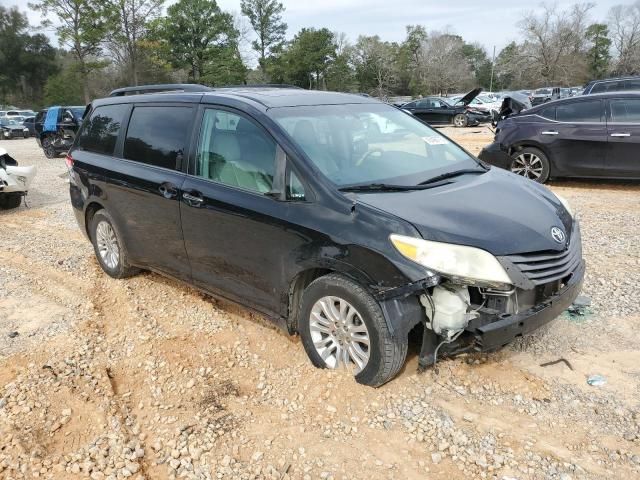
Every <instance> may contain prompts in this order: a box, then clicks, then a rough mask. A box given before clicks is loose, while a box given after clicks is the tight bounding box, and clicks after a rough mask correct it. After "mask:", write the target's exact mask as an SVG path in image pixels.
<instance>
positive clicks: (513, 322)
mask: <svg viewBox="0 0 640 480" xmlns="http://www.w3.org/2000/svg"><path fill="white" fill-rule="evenodd" d="M584 272H585V262H584V260H582V261H581V262H580V265H579V266H578V267H577V268H576V269H575V270H574V272H573V274H572V275H571V278H570V279H569V280H568V281H567V284H566V285H565V286H564V287H563V288H562V290H560V291H559V292H558V293H557V294H556V295H554V296H552V297H549V298H547V299H546V300H545V301H544V302H542V303H539V304H538V305H535V306H534V307H532V308H530V309H529V310H527V311H525V312H521V313H518V314H513V315H503V316H500V317H499V319H498V320H497V321H495V322H492V323H489V324H486V325H483V326H481V327H477V328H475V329H474V330H473V332H471V333H472V334H473V336H474V347H475V349H476V350H481V351H492V350H496V349H499V348H501V347H503V346H505V345H507V344H508V343H510V342H511V341H513V340H514V339H515V338H516V337H520V336H522V335H525V334H527V333H530V332H532V331H534V330H536V329H538V328H540V327H542V326H543V325H545V324H547V323H549V322H550V321H551V320H553V319H554V318H556V317H558V315H560V314H561V313H562V312H563V311H565V310H566V309H567V308H568V307H569V305H571V304H572V303H573V301H574V300H575V299H576V297H577V296H578V295H579V294H580V290H581V289H582V283H583V281H584Z"/></svg>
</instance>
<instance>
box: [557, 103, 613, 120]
mask: <svg viewBox="0 0 640 480" xmlns="http://www.w3.org/2000/svg"><path fill="white" fill-rule="evenodd" d="M601 118H602V102H600V100H591V101H587V102H574V103H567V104H565V105H557V106H556V120H558V121H559V122H600V121H601Z"/></svg>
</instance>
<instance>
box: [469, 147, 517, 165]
mask: <svg viewBox="0 0 640 480" xmlns="http://www.w3.org/2000/svg"><path fill="white" fill-rule="evenodd" d="M478 158H479V159H480V160H482V161H483V162H486V163H488V164H490V165H495V166H496V167H499V168H504V169H506V170H508V169H509V167H510V166H511V163H512V162H513V158H511V156H510V155H509V154H508V153H507V152H506V151H505V150H503V147H502V145H500V144H499V143H497V142H493V143H492V144H491V145H487V146H486V147H484V148H483V149H482V151H481V152H480V154H479V155H478Z"/></svg>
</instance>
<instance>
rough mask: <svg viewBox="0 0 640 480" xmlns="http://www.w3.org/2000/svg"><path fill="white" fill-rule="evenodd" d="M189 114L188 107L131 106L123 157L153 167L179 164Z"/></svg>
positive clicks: (183, 148) (174, 166) (182, 154)
mask: <svg viewBox="0 0 640 480" xmlns="http://www.w3.org/2000/svg"><path fill="white" fill-rule="evenodd" d="M192 117H193V109H192V108H190V107H167V106H162V107H159V106H158V107H135V108H134V109H133V113H132V114H131V120H129V127H128V128H127V137H126V138H125V141H124V152H123V157H124V158H126V159H127V160H135V161H136V162H141V163H146V164H148V165H154V166H156V167H163V168H170V169H176V168H179V166H180V163H179V162H181V161H182V158H183V156H184V151H185V148H186V146H187V135H188V132H189V127H190V125H191V120H192Z"/></svg>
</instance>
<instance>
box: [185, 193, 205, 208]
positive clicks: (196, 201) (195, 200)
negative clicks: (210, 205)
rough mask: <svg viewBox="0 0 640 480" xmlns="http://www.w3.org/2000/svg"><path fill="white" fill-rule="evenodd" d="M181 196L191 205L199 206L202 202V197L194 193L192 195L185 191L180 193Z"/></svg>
mask: <svg viewBox="0 0 640 480" xmlns="http://www.w3.org/2000/svg"><path fill="white" fill-rule="evenodd" d="M182 198H183V199H185V200H186V201H187V203H188V204H189V205H191V206H192V207H199V206H200V205H201V204H202V202H204V200H203V199H202V197H198V196H196V195H192V194H191V193H186V192H185V193H183V194H182Z"/></svg>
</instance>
